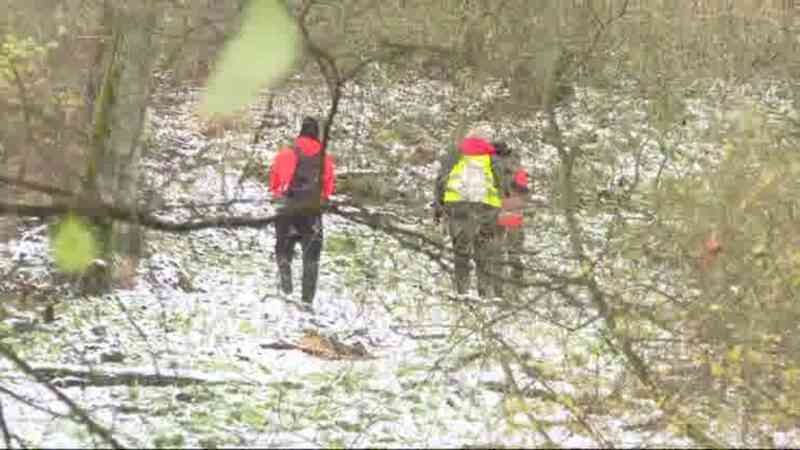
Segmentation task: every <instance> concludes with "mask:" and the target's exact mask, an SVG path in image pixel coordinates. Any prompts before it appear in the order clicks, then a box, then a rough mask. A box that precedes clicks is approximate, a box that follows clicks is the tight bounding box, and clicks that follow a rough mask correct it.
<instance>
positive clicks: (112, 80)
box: [84, 0, 157, 285]
mask: <svg viewBox="0 0 800 450" xmlns="http://www.w3.org/2000/svg"><path fill="white" fill-rule="evenodd" d="M104 8H105V11H104V14H103V22H104V23H103V29H104V30H105V33H104V34H105V36H106V37H107V41H106V42H105V43H103V44H101V46H100V47H99V52H101V53H102V56H100V58H98V59H99V60H101V61H102V67H101V68H100V69H99V70H102V71H103V74H102V78H101V79H100V83H99V85H97V86H96V87H95V92H94V95H93V98H94V102H93V119H92V133H91V145H92V152H91V157H90V160H89V161H88V163H87V174H86V178H85V180H84V196H85V197H84V198H85V199H86V200H89V201H100V202H103V203H105V204H113V205H116V206H119V207H126V208H131V209H133V210H136V208H137V203H138V201H137V200H138V181H139V158H140V154H141V136H142V132H143V130H144V124H145V120H146V111H147V106H148V103H149V97H150V79H151V76H150V73H151V70H152V66H153V63H154V60H155V55H156V54H157V48H156V42H155V40H154V39H153V30H154V29H155V26H156V22H157V14H156V10H155V8H154V5H153V2H152V0H148V1H143V2H135V3H134V2H131V3H123V2H119V3H116V2H111V1H109V0H107V1H106V2H105V4H104ZM94 225H95V227H96V231H97V239H98V242H99V244H100V249H101V254H100V257H101V259H103V260H104V261H106V262H107V263H109V264H111V263H112V262H115V260H119V262H122V265H123V266H124V267H126V270H125V271H124V272H125V273H124V274H120V275H124V276H130V275H131V274H132V273H134V272H135V271H132V270H130V269H132V268H135V267H136V265H137V264H138V260H139V257H140V256H141V251H142V246H143V230H142V228H141V227H140V226H139V225H138V224H136V223H115V222H114V221H111V220H98V221H95V223H94ZM115 256H116V257H117V258H115ZM103 273H104V274H105V275H104V276H105V277H110V276H111V275H112V274H113V273H114V271H113V270H111V271H105V272H103ZM110 281H111V280H110V279H108V280H106V283H99V284H105V285H110ZM119 281H125V280H119ZM93 284H95V285H97V284H98V283H96V282H93Z"/></svg>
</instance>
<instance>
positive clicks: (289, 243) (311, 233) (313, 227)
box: [275, 214, 323, 303]
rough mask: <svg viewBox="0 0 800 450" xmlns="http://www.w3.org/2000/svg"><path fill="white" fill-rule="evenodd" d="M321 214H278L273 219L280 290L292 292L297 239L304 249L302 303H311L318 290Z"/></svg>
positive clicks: (321, 235) (287, 292)
mask: <svg viewBox="0 0 800 450" xmlns="http://www.w3.org/2000/svg"><path fill="white" fill-rule="evenodd" d="M322 237H323V234H322V216H320V215H310V216H309V215H290V214H287V215H281V216H279V217H278V218H277V220H276V221H275V260H276V261H277V263H278V272H279V274H280V281H281V290H282V291H283V292H284V293H286V294H291V293H292V259H294V248H295V246H296V244H297V243H298V242H299V243H300V247H301V248H302V251H303V292H302V298H303V301H304V302H307V303H311V302H312V301H313V300H314V295H315V294H316V291H317V276H318V275H319V257H320V254H321V253H322Z"/></svg>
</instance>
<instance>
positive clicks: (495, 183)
mask: <svg viewBox="0 0 800 450" xmlns="http://www.w3.org/2000/svg"><path fill="white" fill-rule="evenodd" d="M491 134H492V130H491V128H490V127H489V126H488V125H480V126H477V127H475V128H474V129H472V130H471V131H470V132H469V133H467V137H466V138H464V140H463V141H461V143H460V144H459V146H458V151H457V152H451V154H450V155H448V156H447V157H446V159H445V160H444V161H443V162H442V165H441V167H440V169H439V175H438V176H437V177H436V185H435V188H434V195H435V197H434V205H433V206H434V220H435V221H436V222H437V223H438V222H439V220H441V218H442V217H446V218H447V219H448V229H449V232H450V238H451V239H452V243H453V251H454V252H455V258H454V276H453V280H454V285H455V288H456V292H458V293H459V294H465V293H467V291H468V290H469V284H470V271H471V268H470V265H471V262H473V261H474V263H475V269H476V273H477V281H478V294H479V295H480V296H481V297H484V298H489V297H493V296H497V295H500V291H499V287H500V281H499V279H498V278H499V277H498V273H499V272H498V269H499V264H497V263H498V262H499V255H500V253H499V251H500V245H499V244H500V242H499V238H500V233H499V228H498V226H497V216H498V214H499V212H500V207H501V206H502V198H503V196H504V194H505V192H506V189H504V184H503V180H502V178H501V176H500V175H501V170H500V167H501V166H500V164H499V162H498V161H497V156H496V151H495V148H494V146H492V144H491V143H490V140H491Z"/></svg>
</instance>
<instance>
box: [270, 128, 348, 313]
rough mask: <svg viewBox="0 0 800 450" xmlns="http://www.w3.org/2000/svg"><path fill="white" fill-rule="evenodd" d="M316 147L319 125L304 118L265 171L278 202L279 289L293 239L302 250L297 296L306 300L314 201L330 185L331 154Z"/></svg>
mask: <svg viewBox="0 0 800 450" xmlns="http://www.w3.org/2000/svg"><path fill="white" fill-rule="evenodd" d="M321 151H322V144H321V143H320V141H319V124H318V123H317V121H316V119H314V118H312V117H306V118H304V119H303V124H302V126H301V128H300V135H299V136H298V137H297V139H295V142H294V146H292V147H289V148H284V149H282V150H281V151H280V152H278V154H277V155H276V156H275V159H274V160H273V162H272V166H271V168H270V172H269V189H270V192H272V196H273V198H275V199H278V200H279V205H280V206H279V207H278V218H277V219H276V220H275V259H276V262H277V264H278V272H279V274H280V287H281V290H282V291H283V292H284V293H285V294H287V295H289V294H291V293H292V259H293V258H294V248H295V246H296V244H297V243H298V242H299V243H300V244H301V248H302V250H303V282H302V286H303V289H302V300H303V302H304V303H307V304H311V303H312V302H313V301H314V296H315V294H316V291H317V277H318V274H319V259H320V254H321V253H322V238H323V233H322V211H321V209H320V206H321V205H322V204H323V203H324V202H325V201H327V200H328V198H329V197H330V196H331V194H333V192H334V189H335V186H334V185H335V177H334V170H333V158H331V157H330V155H325V161H324V163H323V162H322V158H321V155H320V152H321ZM320 171H322V176H321V177H320ZM320 182H321V183H322V185H321V186H320Z"/></svg>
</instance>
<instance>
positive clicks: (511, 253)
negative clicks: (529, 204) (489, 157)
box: [493, 142, 530, 283]
mask: <svg viewBox="0 0 800 450" xmlns="http://www.w3.org/2000/svg"><path fill="white" fill-rule="evenodd" d="M493 145H494V147H495V149H497V156H499V157H500V161H501V166H502V167H503V168H502V171H503V176H504V177H506V179H508V180H509V181H510V182H509V188H508V191H507V192H506V195H504V196H503V206H502V208H501V210H500V214H499V215H498V216H497V225H498V226H499V227H500V234H501V235H502V236H503V238H504V252H503V253H507V259H506V261H507V262H506V265H507V266H510V267H511V271H510V272H511V277H510V278H511V280H513V281H512V283H513V282H522V281H523V280H522V277H523V274H524V266H523V265H522V251H523V246H524V243H525V234H524V229H523V227H522V225H523V223H522V222H523V218H524V216H523V211H524V208H525V196H527V195H528V194H529V193H530V188H528V172H527V171H526V170H525V169H524V168H523V167H522V163H521V161H520V158H519V155H515V154H514V153H513V152H512V151H511V149H510V148H509V147H508V146H507V145H506V144H505V143H504V142H494V143H493ZM503 273H508V272H506V270H505V267H504V270H503Z"/></svg>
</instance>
